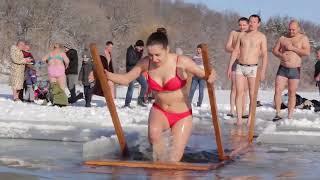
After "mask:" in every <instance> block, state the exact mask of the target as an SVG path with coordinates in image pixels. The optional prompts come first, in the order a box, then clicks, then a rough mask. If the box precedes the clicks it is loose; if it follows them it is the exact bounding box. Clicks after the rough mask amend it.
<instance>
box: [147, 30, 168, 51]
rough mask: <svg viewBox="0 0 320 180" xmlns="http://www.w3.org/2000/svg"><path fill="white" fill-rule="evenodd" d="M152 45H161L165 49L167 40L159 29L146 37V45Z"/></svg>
mask: <svg viewBox="0 0 320 180" xmlns="http://www.w3.org/2000/svg"><path fill="white" fill-rule="evenodd" d="M152 45H162V46H163V48H164V49H167V47H168V45H169V40H168V37H167V35H166V34H165V33H163V32H159V31H157V32H154V33H152V34H151V35H150V36H149V37H148V40H147V46H152Z"/></svg>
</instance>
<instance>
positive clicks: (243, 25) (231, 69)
mask: <svg viewBox="0 0 320 180" xmlns="http://www.w3.org/2000/svg"><path fill="white" fill-rule="evenodd" d="M238 25H239V30H236V31H231V33H230V34H229V38H228V41H227V44H226V47H225V50H226V52H229V53H232V51H233V50H234V47H235V46H236V43H237V39H238V37H239V34H240V32H245V31H248V28H249V19H248V18H246V17H241V18H240V19H239V20H238ZM237 62H238V61H237V60H235V61H234V62H230V64H229V66H228V70H227V75H228V78H229V79H231V92H230V112H229V113H228V114H227V116H231V117H234V116H235V109H234V107H235V99H236V74H235V72H236V67H237ZM245 95H246V93H244V96H243V105H242V107H243V109H242V112H244V111H245V107H246V106H245V99H246V96H245Z"/></svg>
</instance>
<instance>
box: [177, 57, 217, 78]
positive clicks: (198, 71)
mask: <svg viewBox="0 0 320 180" xmlns="http://www.w3.org/2000/svg"><path fill="white" fill-rule="evenodd" d="M179 62H182V63H183V66H184V68H185V70H186V71H187V72H189V73H191V74H193V75H195V76H197V77H199V78H202V79H206V80H207V81H208V82H209V83H212V82H213V81H214V80H215V77H216V72H215V70H214V69H212V71H211V73H210V75H209V77H206V74H205V71H204V69H202V68H200V67H199V66H198V65H197V64H196V63H195V62H194V61H192V60H191V59H190V58H189V57H186V56H181V61H179Z"/></svg>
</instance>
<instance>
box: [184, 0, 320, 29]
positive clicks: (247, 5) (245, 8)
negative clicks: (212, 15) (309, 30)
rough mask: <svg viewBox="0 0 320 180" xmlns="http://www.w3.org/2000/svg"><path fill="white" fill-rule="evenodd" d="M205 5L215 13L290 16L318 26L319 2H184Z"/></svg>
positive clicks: (236, 0) (280, 0)
mask: <svg viewBox="0 0 320 180" xmlns="http://www.w3.org/2000/svg"><path fill="white" fill-rule="evenodd" d="M185 2H192V3H202V4H206V5H207V6H208V7H209V8H210V9H214V10H217V11H230V10H231V11H235V12H238V13H239V14H240V15H241V16H250V15H251V14H256V13H259V12H260V14H261V17H262V20H266V19H268V18H269V17H270V16H277V15H280V16H290V17H294V18H296V19H304V20H309V21H312V22H315V23H317V24H320V0H185Z"/></svg>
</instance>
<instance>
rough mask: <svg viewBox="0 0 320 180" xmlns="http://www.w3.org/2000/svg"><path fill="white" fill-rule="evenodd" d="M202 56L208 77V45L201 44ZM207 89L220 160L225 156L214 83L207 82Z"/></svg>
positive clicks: (209, 67) (209, 68) (209, 70)
mask: <svg viewBox="0 0 320 180" xmlns="http://www.w3.org/2000/svg"><path fill="white" fill-rule="evenodd" d="M202 45H203V47H202V58H203V65H204V70H205V73H206V77H208V76H209V75H210V73H211V70H212V68H211V66H210V64H209V55H208V46H207V44H202ZM207 89H208V95H209V100H210V107H211V114H212V116H211V117H212V123H213V127H214V133H215V137H216V143H217V148H218V154H219V159H220V160H225V159H226V158H227V157H226V156H225V154H224V149H223V145H222V137H221V130H220V124H219V118H218V112H217V103H216V96H215V92H214V84H209V83H208V82H207Z"/></svg>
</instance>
